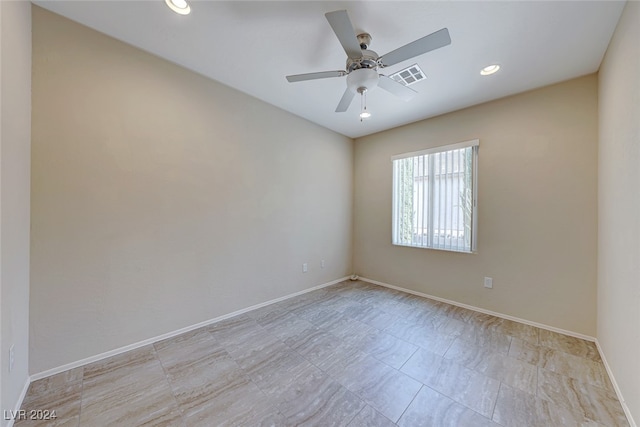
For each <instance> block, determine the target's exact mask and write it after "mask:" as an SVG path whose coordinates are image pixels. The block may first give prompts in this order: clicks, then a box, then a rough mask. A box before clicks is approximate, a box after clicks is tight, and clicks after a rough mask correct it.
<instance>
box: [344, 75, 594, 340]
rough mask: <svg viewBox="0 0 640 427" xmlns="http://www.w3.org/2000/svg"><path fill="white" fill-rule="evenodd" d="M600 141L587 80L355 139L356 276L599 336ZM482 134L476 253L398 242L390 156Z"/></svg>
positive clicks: (591, 85)
mask: <svg viewBox="0 0 640 427" xmlns="http://www.w3.org/2000/svg"><path fill="white" fill-rule="evenodd" d="M597 136H598V134H597V79H596V76H595V75H590V76H586V77H582V78H579V79H575V80H571V81H568V82H565V83H560V84H557V85H554V86H549V87H545V88H542V89H538V90H535V91H531V92H527V93H524V94H520V95H516V96H512V97H509V98H505V99H502V100H498V101H494V102H490V103H487V104H483V105H479V106H475V107H472V108H468V109H465V110H461V111H458V112H454V113H451V114H446V115H443V116H440V117H436V118H433V119H429V120H425V121H422V122H418V123H414V124H411V125H407V126H403V127H400V128H396V129H393V130H390V131H386V132H382V133H379V134H375V135H372V136H368V137H364V138H360V139H358V140H356V145H355V206H354V212H355V213H354V215H355V220H354V236H355V237H354V270H355V271H356V273H358V274H359V275H361V276H363V277H366V278H369V279H373V280H377V281H381V282H385V283H389V284H392V285H396V286H401V287H404V288H408V289H412V290H414V291H419V292H423V293H426V294H430V295H435V296H438V297H441V298H447V299H450V300H454V301H457V302H461V303H465V304H470V305H473V306H476V307H480V308H484V309H487V310H493V311H496V312H499V313H502V314H507V315H511V316H516V317H519V318H522V319H526V320H529V321H534V322H539V323H542V324H546V325H549V326H553V327H556V328H561V329H566V330H569V331H573V332H578V333H582V334H587V335H590V336H595V332H596V313H595V311H596V283H595V277H596V229H597V223H596V219H597V216H596V210H597V202H596V184H597V182H596V179H597V178H596V168H597V158H596V155H597ZM476 138H478V139H480V149H479V172H478V179H479V187H478V188H479V191H478V198H479V201H478V253H477V254H460V253H452V252H444V251H436V250H428V249H416V248H407V247H399V246H393V245H392V244H391V179H392V176H391V171H392V164H391V161H390V156H392V155H394V154H399V153H404V152H410V151H416V150H420V149H424V148H428V147H431V146H437V145H443V144H450V143H456V142H460V141H467V140H470V139H476ZM484 276H489V277H493V289H491V290H489V289H485V288H484V287H483V277H484Z"/></svg>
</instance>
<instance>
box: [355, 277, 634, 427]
mask: <svg viewBox="0 0 640 427" xmlns="http://www.w3.org/2000/svg"><path fill="white" fill-rule="evenodd" d="M360 280H362V281H363V282H368V283H372V284H374V285H378V286H383V287H385V288H390V289H395V290H397V291H401V292H406V293H408V294H412V295H417V296H420V297H424V298H429V299H433V300H436V301H440V302H444V303H447V304H451V305H455V306H458V307H462V308H466V309H468V310H473V311H477V312H480V313H485V314H490V315H492V316H496V317H500V318H503V319H507V320H513V321H514V322H519V323H524V324H525V325H531V326H535V327H537V328H541V329H546V330H548V331H552V332H557V333H560V334H563V335H568V336H571V337H575V338H581V339H583V340H586V341H591V342H594V343H595V344H596V347H597V348H598V352H599V353H600V358H601V359H602V363H603V364H604V367H605V369H606V370H607V374H608V375H609V379H610V380H611V383H612V384H613V388H614V390H615V392H616V395H617V396H618V400H619V401H620V404H621V405H622V409H623V410H624V413H625V415H626V417H627V420H628V421H629V424H630V427H638V426H637V424H636V423H635V421H634V419H633V416H632V415H631V411H630V410H629V407H628V406H627V404H626V402H625V400H624V397H623V396H622V392H621V391H620V387H618V383H617V382H616V379H615V377H614V376H613V372H612V371H611V368H610V367H609V364H608V363H607V358H606V357H605V355H604V352H603V351H602V347H600V343H599V342H598V340H597V339H596V338H594V337H591V336H588V335H583V334H579V333H577V332H573V331H567V330H565V329H560V328H556V327H554V326H549V325H545V324H542V323H538V322H532V321H530V320H526V319H520V318H518V317H514V316H509V315H507V314H502V313H497V312H495V311H491V310H485V309H483V308H479V307H474V306H472V305H468V304H462V303H459V302H457V301H452V300H448V299H445V298H440V297H436V296H433V295H429V294H425V293H422V292H417V291H413V290H411V289H406V288H401V287H400V286H394V285H390V284H388V283H384V282H379V281H377V280H372V279H367V278H365V277H360Z"/></svg>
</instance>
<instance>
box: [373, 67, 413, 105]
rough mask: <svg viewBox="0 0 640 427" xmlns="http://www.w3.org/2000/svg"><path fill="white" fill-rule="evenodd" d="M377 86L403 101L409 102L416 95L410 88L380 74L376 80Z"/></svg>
mask: <svg viewBox="0 0 640 427" xmlns="http://www.w3.org/2000/svg"><path fill="white" fill-rule="evenodd" d="M378 86H379V87H381V88H382V89H384V90H386V91H387V92H389V93H391V94H393V95H395V96H397V97H398V98H400V99H402V100H403V101H410V100H411V99H413V97H414V96H416V95H417V93H418V92H416V91H415V90H413V89H411V88H410V87H406V86H405V85H403V84H402V83H398V82H397V81H395V80H393V79H392V78H391V77H387V76H383V75H382V74H381V75H380V78H379V79H378Z"/></svg>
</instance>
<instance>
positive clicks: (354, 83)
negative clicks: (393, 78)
mask: <svg viewBox="0 0 640 427" xmlns="http://www.w3.org/2000/svg"><path fill="white" fill-rule="evenodd" d="M378 78H379V77H378V72H377V71H376V70H375V69H372V68H359V69H357V70H353V71H352V72H351V73H349V75H347V87H348V88H349V90H350V91H352V92H354V93H355V92H358V93H359V92H360V90H361V89H362V88H364V89H366V90H371V89H373V88H375V87H376V86H378Z"/></svg>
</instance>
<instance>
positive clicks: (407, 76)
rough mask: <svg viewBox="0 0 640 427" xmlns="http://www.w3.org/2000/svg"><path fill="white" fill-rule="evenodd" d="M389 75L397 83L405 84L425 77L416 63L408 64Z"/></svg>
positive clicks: (409, 84)
mask: <svg viewBox="0 0 640 427" xmlns="http://www.w3.org/2000/svg"><path fill="white" fill-rule="evenodd" d="M389 77H391V78H392V79H393V80H395V81H397V82H398V83H402V84H403V85H405V86H411V85H412V84H414V83H418V82H420V81H422V80H424V79H426V78H427V76H425V75H424V72H422V70H421V69H420V67H419V66H418V64H413V65H410V66H408V67H407V68H405V69H402V70H400V71H398V72H397V73H393V74H391V75H390V76H389Z"/></svg>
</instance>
